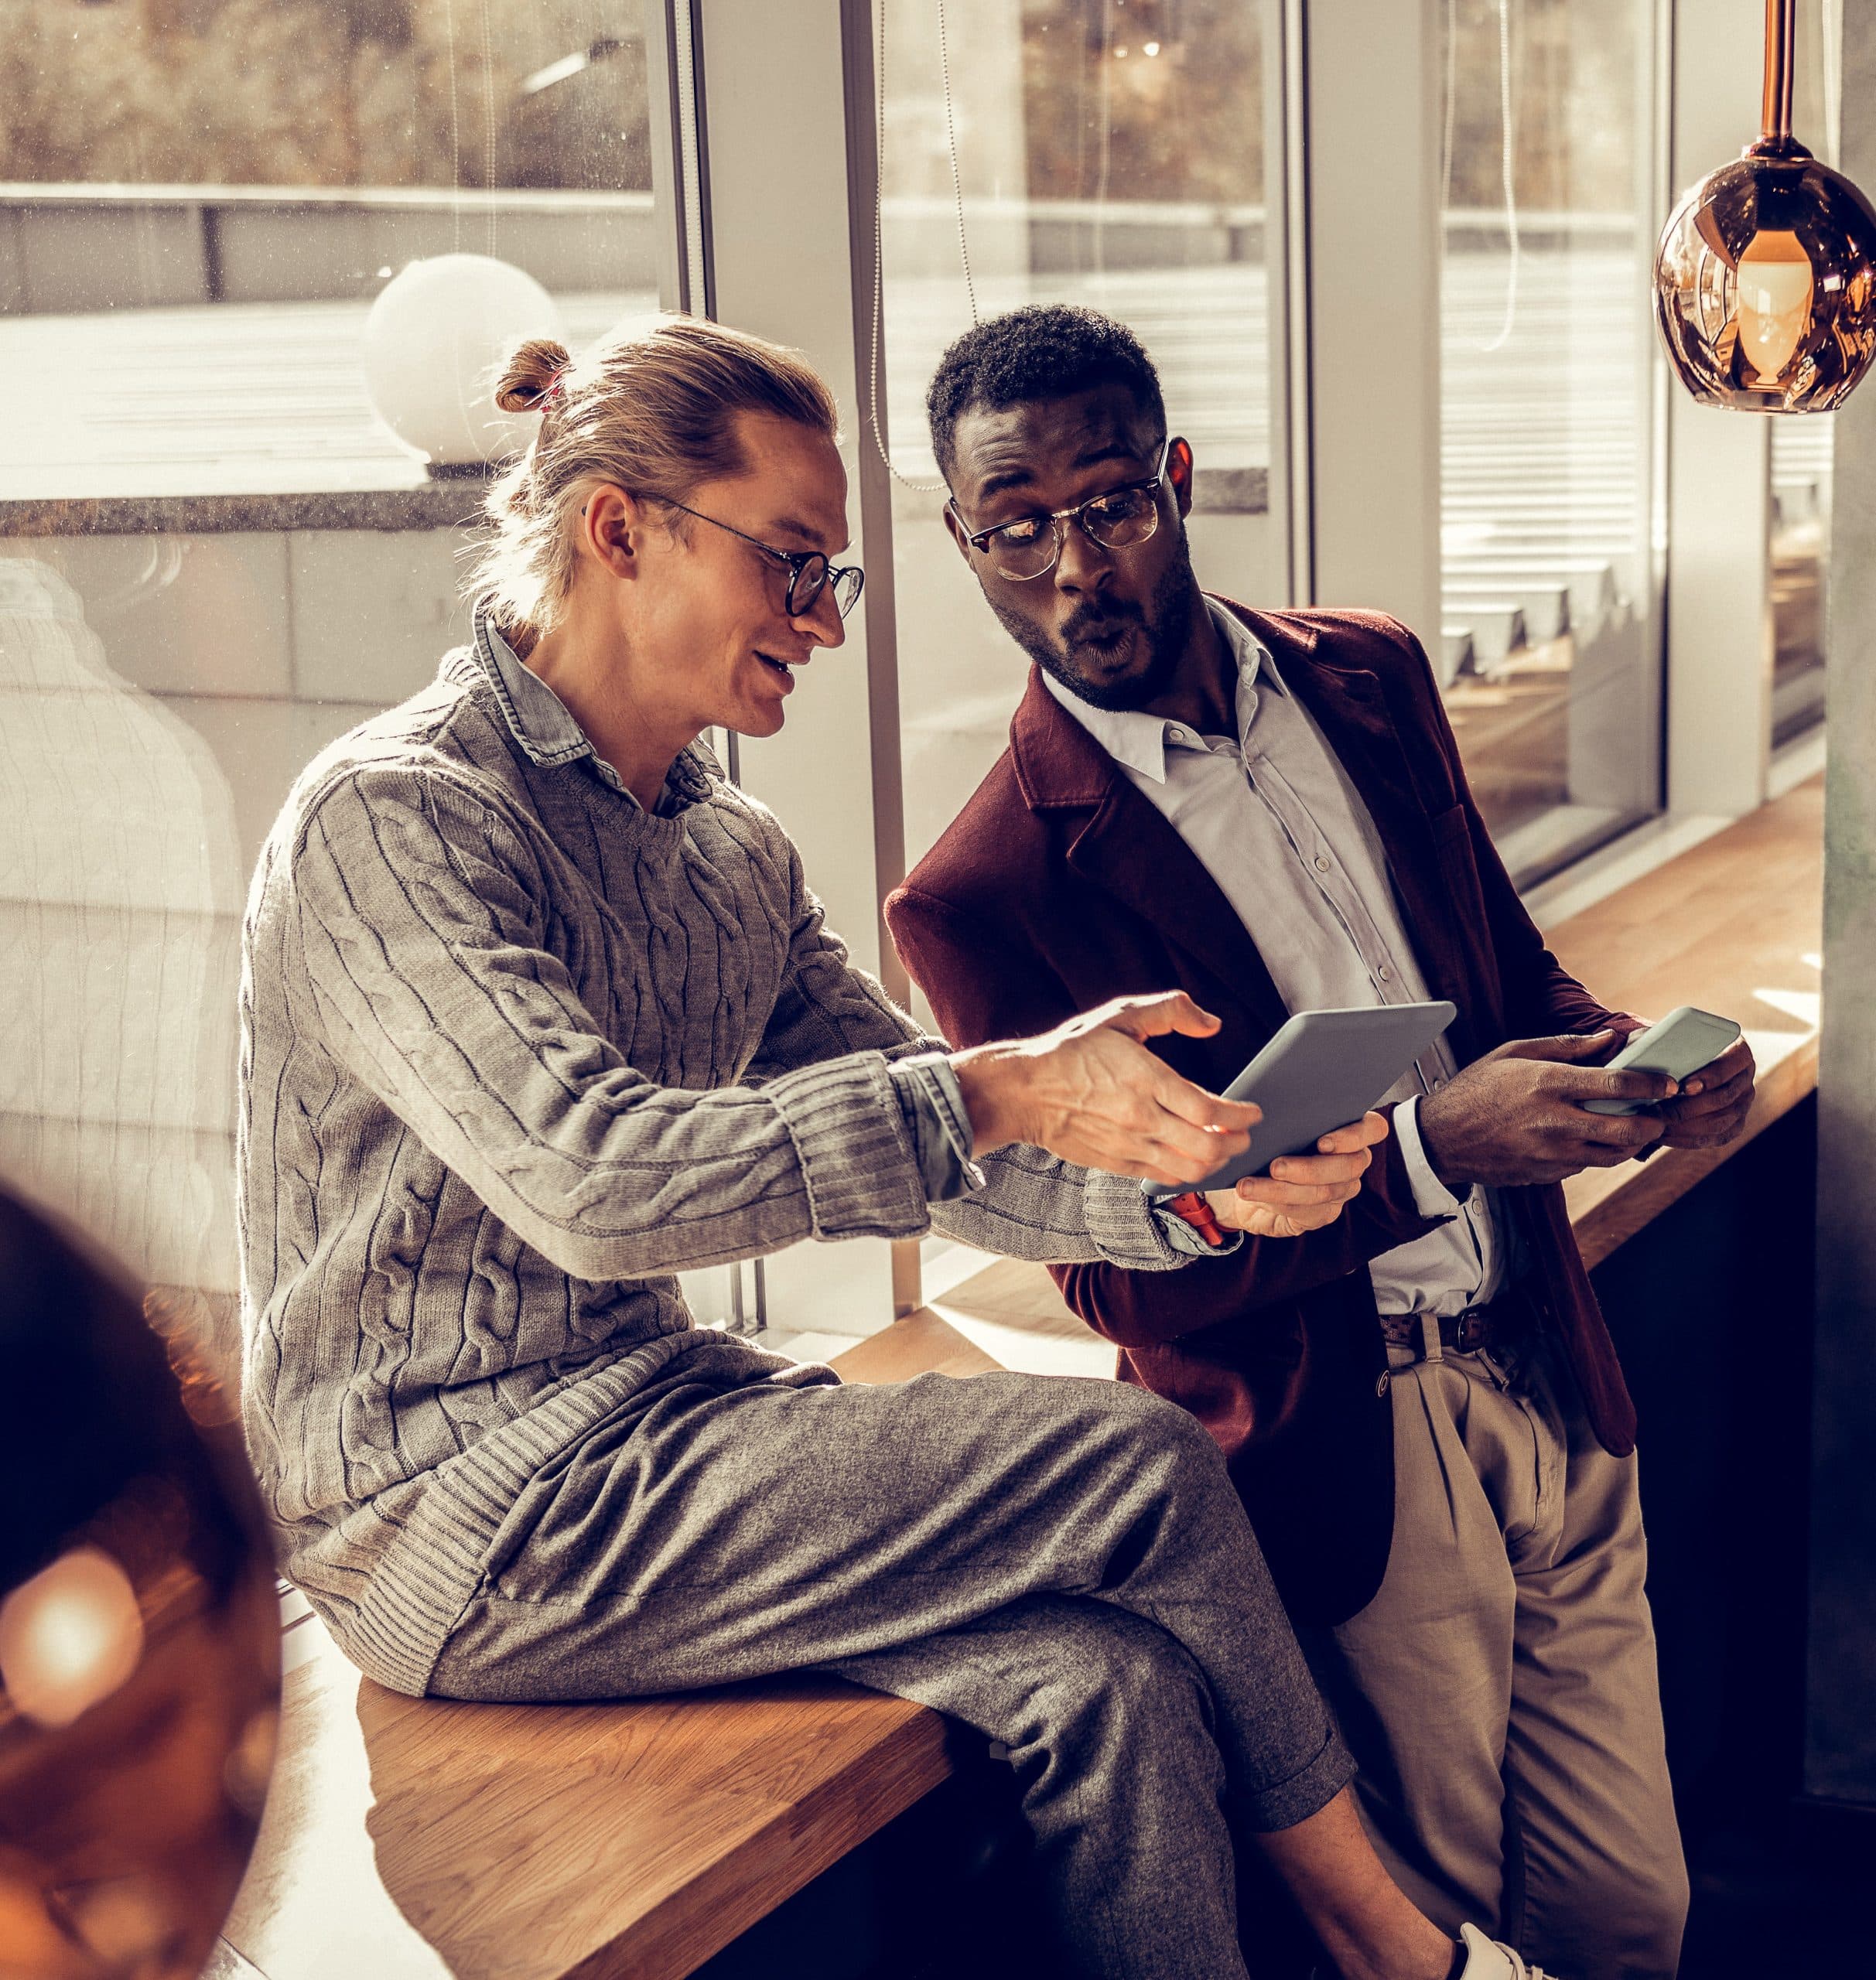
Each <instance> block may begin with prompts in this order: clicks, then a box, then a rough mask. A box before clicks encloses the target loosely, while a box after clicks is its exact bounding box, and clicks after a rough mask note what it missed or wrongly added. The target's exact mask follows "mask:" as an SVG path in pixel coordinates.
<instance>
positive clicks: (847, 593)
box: [662, 495, 866, 619]
mask: <svg viewBox="0 0 1876 1980" xmlns="http://www.w3.org/2000/svg"><path fill="white" fill-rule="evenodd" d="M662 500H664V501H665V504H666V506H667V507H670V508H673V509H682V510H683V511H684V513H685V514H686V515H687V516H695V517H696V518H697V520H698V521H699V522H700V523H708V524H709V525H710V526H711V527H712V529H720V530H726V531H728V532H729V533H730V535H732V536H740V538H742V539H743V541H744V542H745V543H747V544H753V545H754V547H755V548H757V549H758V550H760V551H761V552H762V554H763V555H764V556H765V557H772V558H774V560H775V562H777V564H780V565H783V566H784V567H785V568H786V569H787V571H788V591H787V592H786V593H785V594H784V596H783V599H782V609H783V610H784V612H786V613H788V616H789V617H790V618H791V619H805V618H806V617H807V616H808V613H811V612H812V611H813V609H815V606H817V605H818V604H819V603H820V602H821V594H822V592H824V591H831V592H832V595H833V599H834V609H835V611H836V612H837V613H839V615H840V616H841V617H842V618H843V619H844V618H846V616H847V614H848V613H849V612H851V611H852V610H853V608H854V606H856V604H857V603H859V594H860V589H861V587H862V586H863V585H864V584H865V583H866V572H864V571H863V570H862V569H861V568H860V567H859V565H857V564H830V563H829V562H828V561H827V559H826V558H825V557H823V556H822V554H821V553H820V551H818V550H778V549H777V548H776V547H775V545H774V544H772V543H764V541H762V539H761V538H760V537H755V536H751V535H750V534H749V533H748V531H746V530H740V529H738V528H736V527H735V525H734V524H730V523H725V522H719V521H717V519H716V517H714V516H706V514H704V512H703V511H702V510H701V509H693V508H692V507H690V505H689V504H688V503H685V502H674V501H672V500H671V497H669V496H668V495H667V496H665V497H663V498H662Z"/></svg>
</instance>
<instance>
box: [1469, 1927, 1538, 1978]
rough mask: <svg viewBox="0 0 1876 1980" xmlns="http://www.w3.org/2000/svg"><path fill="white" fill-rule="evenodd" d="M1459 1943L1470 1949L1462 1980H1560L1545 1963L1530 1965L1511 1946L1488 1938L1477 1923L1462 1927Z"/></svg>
mask: <svg viewBox="0 0 1876 1980" xmlns="http://www.w3.org/2000/svg"><path fill="white" fill-rule="evenodd" d="M1459 1943H1460V1944H1461V1945H1462V1946H1464V1948H1465V1950H1466V1963H1465V1965H1464V1966H1462V1967H1461V1968H1460V1969H1459V1975H1460V1980H1556V1975H1546V1973H1545V1971H1544V1970H1543V1968H1542V1967H1541V1966H1526V1965H1525V1963H1524V1961H1522V1959H1520V1958H1519V1956H1518V1955H1517V1954H1516V1953H1515V1952H1513V1951H1512V1949H1511V1948H1510V1947H1509V1946H1508V1945H1505V1944H1501V1943H1500V1942H1499V1941H1498V1940H1496V1939H1488V1938H1487V1937H1485V1934H1484V1933H1483V1932H1481V1930H1479V1929H1478V1927H1477V1926H1476V1925H1461V1927H1460V1928H1459Z"/></svg>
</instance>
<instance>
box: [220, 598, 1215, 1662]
mask: <svg viewBox="0 0 1876 1980" xmlns="http://www.w3.org/2000/svg"><path fill="white" fill-rule="evenodd" d="M241 1019H242V1104H241V1143H240V1176H241V1242H242V1253H243V1269H244V1296H243V1302H242V1306H243V1326H244V1342H245V1366H244V1415H245V1423H246V1429H247V1435H248V1445H249V1448H250V1450H251V1454H252V1456H253V1459H254V1463H255V1467H256V1469H257V1470H258V1473H259V1476H260V1479H261V1486H262V1489H263V1491H264V1493H265V1497H266V1499H267V1500H268V1504H269V1506H270V1507H271V1509H272V1513H273V1515H274V1517H275V1520H276V1521H277V1523H278V1528H279V1530H280V1533H281V1538H282V1548H283V1550H284V1562H285V1569H286V1571H287V1572H289V1574H290V1575H292V1577H293V1578H294V1579H296V1581H297V1582H299V1584H300V1585H301V1586H302V1587H303V1588H304V1589H306V1593H307V1594H308V1596H309V1598H310V1599H312V1601H313V1603H314V1605H315V1606H316V1608H318V1610H320V1613H322V1614H323V1616H325V1618H326V1620H327V1621H328V1623H330V1624H331V1626H332V1627H333V1629H334V1630H335V1632H336V1633H337V1635H338V1636H339V1637H340V1640H341V1641H342V1642H343V1644H345V1646H346V1647H347V1649H348V1650H349V1651H350V1653H351V1654H352V1655H353V1657H354V1658H355V1659H356V1660H357V1661H358V1662H359V1663H360V1664H361V1665H362V1666H363V1668H364V1669H366V1670H367V1671H369V1672H371V1674H374V1676H377V1677H379V1678H381V1679H383V1680H384V1681H385V1682H387V1683H390V1684H392V1685H395V1686H397V1687H398V1688H399V1689H402V1690H405V1691H407V1692H408V1691H415V1692H421V1691H422V1688H423V1682H424V1680H425V1678H427V1676H428V1674H429V1670H430V1668H431V1666H432V1664H433V1663H434V1661H435V1659H436V1654H437V1653H438V1651H439V1648H440V1647H441V1645H442V1644H443V1640H444V1639H445V1638H446V1636H447V1635H448V1633H449V1630H450V1629H451V1628H452V1627H453V1625H454V1623H455V1622H456V1619H457V1618H458V1616H460V1613H461V1612H462V1609H463V1605H464V1603H466V1601H467V1600H468V1599H469V1597H470V1595H471V1594H472V1593H473V1591H474V1589H475V1588H476V1586H477V1582H478V1581H479V1579H480V1576H481V1575H482V1573H483V1572H484V1564H485V1561H486V1558H487V1551H488V1548H489V1545H490V1541H491V1539H492V1538H493V1536H494V1534H495V1532H496V1531H497V1528H498V1526H499V1525H500V1524H501V1520H502V1518H503V1516H504V1513H505V1512H506V1511H507V1509H508V1508H509V1507H511V1505H512V1504H513V1502H514V1499H515V1497H516V1496H517V1494H518V1493H519V1492H520V1490H521V1488H522V1487H523V1486H524V1485H525V1483H527V1481H528V1480H529V1479H530V1478H531V1477H532V1476H535V1474H536V1473H538V1472H539V1471H540V1470H542V1468H543V1467H545V1466H550V1465H552V1464H553V1463H555V1460H556V1459H557V1458H559V1457H560V1456H562V1455H563V1454H565V1453H566V1452H567V1451H568V1450H569V1449H571V1448H572V1446H575V1445H576V1444H577V1443H578V1442H579V1440H580V1439H582V1438H583V1437H584V1436H586V1435H589V1434H590V1433H591V1432H593V1429H595V1428H596V1426H597V1425H599V1424H600V1422H602V1421H603V1419H605V1418H607V1417H608V1416H609V1415H611V1414H613V1412H617V1411H618V1410H619V1409H620V1408H621V1407H623V1406H626V1405H629V1402H630V1398H631V1397H632V1396H633V1395H634V1392H636V1391H639V1390H641V1389H642V1388H644V1385H645V1384H647V1383H648V1382H649V1381H652V1380H653V1379H654V1377H656V1378H658V1380H660V1381H665V1380H666V1379H668V1377H669V1375H670V1374H671V1371H672V1369H673V1367H674V1366H675V1364H677V1362H678V1358H679V1357H688V1359H686V1360H685V1362H684V1366H685V1368H686V1369H687V1370H688V1371H694V1374H695V1377H696V1378H697V1379H699V1380H700V1381H704V1382H706V1383H707V1384H711V1385H712V1386H716V1387H721V1386H725V1385H729V1384H737V1383H741V1382H745V1381H756V1380H770V1381H777V1380H779V1381H801V1380H819V1381H825V1380H827V1379H829V1377H828V1376H827V1374H826V1373H825V1371H816V1370H808V1371H796V1370H794V1369H792V1368H791V1367H790V1365H789V1364H786V1363H784V1362H783V1361H781V1360H780V1359H779V1358H778V1357H775V1356H773V1355H771V1354H765V1353H764V1352H762V1351H760V1350H757V1349H756V1348H754V1347H751V1346H750V1345H748V1344H747V1343H744V1342H741V1341H738V1340H731V1339H730V1338H727V1337H726V1336H723V1335H722V1334H719V1333H715V1332H712V1331H710V1330H702V1329H699V1328H697V1327H696V1326H695V1325H694V1324H693V1323H692V1319H691V1317H690V1316H689V1313H687V1312H686V1310H685V1306H684V1303H683V1301H682V1298H681V1296H680V1295H679V1292H678V1286H677V1284H676V1282H675V1279H674V1278H672V1277H671V1274H672V1273H673V1272H676V1271H678V1270H679V1269H682V1268H689V1267H692V1266H699V1265H710V1264H713V1263H719V1262H721V1261H726V1260H729V1259H734V1258H749V1257H751V1256H753V1255H758V1254H760V1253H762V1252H765V1251H773V1250H775V1249H777V1248H779V1247H781V1246H783V1245H786V1244H792V1243H794V1242H795V1241H797V1240H798V1239H801V1238H804V1237H817V1238H840V1237H859V1236H862V1235H873V1236H880V1237H913V1236H916V1235H917V1234H919V1233H921V1232H922V1231H925V1230H927V1229H928V1228H929V1227H930V1225H931V1223H932V1221H933V1220H934V1219H935V1220H936V1221H937V1222H938V1224H940V1225H941V1227H944V1228H945V1229H946V1230H948V1231H951V1232H953V1233H955V1234H956V1235H958V1236H959V1237H964V1238H966V1239H968V1240H969V1241H970V1242H971V1243H972V1244H979V1245H982V1246H983V1247H985V1248H987V1249H989V1250H993V1251H1003V1252H1006V1253H1009V1254H1011V1255H1015V1256H1017V1257H1022V1258H1044V1259H1074V1258H1095V1257H1100V1258H1109V1259H1112V1260H1113V1261H1116V1262H1117V1263H1119V1264H1123V1265H1131V1266H1135V1267H1139V1268H1148V1269H1153V1268H1165V1267H1170V1266H1172V1265H1178V1264H1181V1263H1183V1262H1184V1258H1183V1256H1182V1255H1181V1253H1180V1252H1179V1251H1177V1250H1175V1249H1174V1248H1172V1247H1170V1246H1169V1244H1168V1243H1167V1239H1166V1237H1165V1236H1164V1234H1163V1232H1162V1231H1161V1230H1160V1227H1158V1225H1157V1224H1156V1223H1155V1222H1154V1220H1153V1218H1152V1217H1150V1214H1148V1212H1147V1211H1146V1208H1145V1206H1144V1203H1143V1199H1142V1197H1141V1195H1140V1190H1139V1186H1138V1185H1137V1183H1134V1182H1133V1181H1132V1180H1130V1179H1126V1178H1124V1177H1118V1176H1104V1175H1102V1174H1099V1173H1091V1172H1088V1171H1085V1170H1082V1169H1074V1168H1071V1167H1069V1166H1067V1165H1065V1164H1063V1163H1061V1162H1057V1161H1055V1160H1054V1159H1052V1158H1051V1157H1049V1156H1046V1155H1044V1154H1043V1153H1041V1152H1040V1151H1038V1150H1036V1149H1005V1150H1003V1151H1000V1152H998V1153H997V1154H996V1155H994V1156H991V1157H989V1158H988V1159H986V1161H985V1162H983V1163H982V1166H981V1168H979V1167H976V1166H970V1167H969V1169H968V1170H967V1173H968V1175H969V1181H970V1184H971V1186H970V1188H969V1192H968V1193H967V1194H965V1196H964V1197H962V1198H961V1199H959V1200H957V1201H955V1202H952V1203H943V1204H940V1205H938V1206H937V1207H936V1208H935V1209H934V1207H932V1206H931V1205H930V1204H929V1203H928V1200H927V1198H928V1193H929V1188H928V1182H927V1177H928V1175H929V1174H930V1172H931V1158H930V1152H929V1151H924V1152H923V1153H922V1155H921V1147H920V1130H919V1126H918V1123H919V1122H920V1121H921V1120H923V1119H925V1118H933V1117H934V1116H935V1115H943V1114H944V1113H945V1111H946V1109H947V1108H948V1109H949V1110H950V1113H951V1115H952V1132H954V1133H959V1134H962V1135H966V1136H967V1135H968V1128H967V1127H965V1126H964V1125H962V1122H961V1121H959V1120H958V1119H957V1118H955V1117H956V1116H957V1115H958V1114H959V1111H960V1110H959V1109H958V1108H956V1105H955V1083H952V1082H951V1080H950V1076H949V1074H948V1068H947V1069H945V1072H944V1074H943V1076H942V1077H934V1073H933V1064H932V1061H931V1056H930V1055H931V1050H932V1048H933V1046H934V1044H935V1041H933V1040H931V1039H927V1038H924V1037H923V1036H921V1035H920V1033H918V1031H917V1029H916V1028H915V1027H914V1025H913V1024H912V1022H911V1020H910V1019H908V1018H907V1016H905V1014H904V1012H901V1011H900V1010H899V1009H897V1008H896V1007H895V1006H894V1005H893V1004H892V1003H891V1002H890V1001H889V1000H888V999H887V997H886V996H885V995H884V993H883V992H882V991H881V990H880V987H879V985H878V984H877V983H876V981H874V980H873V978H871V977H870V976H869V975H866V974H865V973H864V972H863V971H859V970H858V969H856V968H853V965H852V964H850V963H849V961H848V960H847V957H846V951H845V950H844V949H843V948H842V946H841V944H840V943H839V940H837V939H836V938H835V937H834V936H833V935H832V934H829V932H828V930H826V929H825V927H823V925H822V913H821V909H820V906H819V903H818V902H817V901H816V900H815V897H814V896H813V895H812V893H810V892H809V891H808V888H807V886H806V885H805V882H804V880H803V878H802V874H801V862H800V859H799V858H798V855H797V854H796V852H795V850H794V846H793V845H792V844H791V842H790V841H789V839H788V835H786V834H785V833H784V831H782V829H781V826H780V825H779V824H777V822H776V821H775V820H774V818H773V817H772V816H771V814H769V813H768V812H767V811H765V810H764V808H763V807H762V806H761V805H760V804H757V803H755V802H754V801H752V800H751V799H750V798H749V797H746V796H744V795H743V794H742V793H741V792H740V791H739V790H737V789H736V787H734V786H733V785H731V784H730V783H727V782H726V780H724V779H723V777H721V775H720V773H718V771H717V770H716V766H715V764H714V763H713V762H712V760H711V759H710V758H709V756H708V754H707V753H706V752H705V751H703V750H702V749H692V750H690V751H688V752H686V753H685V755H684V756H682V757H680V758H679V759H678V763H676V765H675V766H674V768H673V770H672V772H671V777H670V779H669V780H668V783H667V785H666V787H665V794H664V797H663V798H662V800H661V802H660V804H659V805H658V809H657V811H656V813H655V814H648V813H647V812H645V811H644V810H642V809H641V807H639V806H638V805H637V804H636V803H635V802H634V801H633V799H632V798H631V797H630V795H629V794H627V792H625V790H624V788H623V787H622V786H621V785H620V783H619V781H618V780H617V777H615V776H614V775H613V773H612V772H611V770H610V766H607V765H606V764H604V763H601V762H600V760H598V759H597V758H596V756H595V755H594V754H593V750H592V749H591V747H590V746H589V744H588V743H587V742H586V739H585V737H584V736H583V735H582V733H581V732H580V731H579V729H578V728H577V727H576V725H574V724H573V722H572V718H571V717H570V716H569V715H568V714H567V712H566V710H565V708H563V707H562V705H561V704H560V703H559V701H558V700H557V699H556V698H555V697H554V696H553V695H552V693H551V692H550V691H549V690H548V688H546V687H545V685H544V684H542V683H541V682H540V681H538V680H537V679H536V678H535V677H534V676H533V675H532V674H528V672H527V671H526V670H525V668H523V667H521V665H520V664H519V662H518V661H516V660H515V659H514V656H513V655H512V654H511V653H510V652H509V651H508V650H507V647H505V645H504V644H503V643H501V641H500V640H499V638H498V637H497V636H495V635H494V634H493V633H491V632H490V630H489V629H488V628H487V626H486V624H485V623H483V622H481V621H480V620H479V621H478V626H477V640H476V643H475V645H474V646H473V647H470V648H468V649H465V650H461V651H459V652H456V653H454V654H451V655H450V656H449V657H448V658H447V659H446V661H445V662H444V664H443V670H442V672H441V674H440V675H439V678H438V680H437V681H436V682H435V683H434V684H433V685H432V687H431V688H429V689H428V690H427V691H425V692H424V693H422V694H421V695H418V696H416V697H415V698H414V699H412V701H410V702H406V703H405V705H403V706H402V707H401V708H396V709H394V710H392V711H391V712H390V713H389V714H388V715H383V716H381V717H379V718H378V719H375V720H374V721H372V722H367V723H366V724H365V725H364V726H363V727H361V728H360V729H356V730H354V732H352V733H351V734H350V736H347V737H345V738H344V739H342V740H341V741H340V742H337V743H336V744H335V745H334V746H333V747H332V748H331V749H329V750H327V751H326V753H325V754H324V755H323V756H321V757H320V758H319V759H318V760H317V761H316V762H315V763H313V764H312V765H311V766H309V769H308V770H306V773H305V774H304V775H303V776H302V777H301V779H300V780H299V783H298V784H297V786H296V788H295V790H294V792H293V794H292V797H291V798H290V799H289V801H288V804H287V806H286V808H285V811H283V813H282V815H281V818H280V819H279V821H278V823H277V824H276V825H275V828H274V830H273V832H272V835H271V837H270V838H269V839H268V843H267V846H266V848H265V852H263V854H262V856H261V864H260V867H259V870H258V872H257V874H256V876H255V882H254V888H253V892H252V895H251V899H250V901H249V905H248V920H247V925H246V930H245V939H244V969H243V976H242V988H241ZM921 1055H923V1057H922V1060H921ZM921 1081H922V1082H923V1084H919V1083H920V1082H921ZM961 1152H962V1153H963V1154H964V1155H965V1156H968V1154H969V1149H968V1145H965V1147H964V1148H963V1149H962V1151H961Z"/></svg>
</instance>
